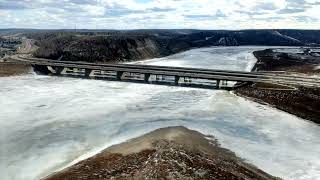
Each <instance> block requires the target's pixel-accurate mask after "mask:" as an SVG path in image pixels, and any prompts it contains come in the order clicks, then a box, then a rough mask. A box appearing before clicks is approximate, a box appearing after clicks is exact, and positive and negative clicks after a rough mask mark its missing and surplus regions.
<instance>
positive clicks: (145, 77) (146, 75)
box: [144, 74, 150, 83]
mask: <svg viewBox="0 0 320 180" xmlns="http://www.w3.org/2000/svg"><path fill="white" fill-rule="evenodd" d="M149 78H150V74H144V82H146V83H147V82H149Z"/></svg>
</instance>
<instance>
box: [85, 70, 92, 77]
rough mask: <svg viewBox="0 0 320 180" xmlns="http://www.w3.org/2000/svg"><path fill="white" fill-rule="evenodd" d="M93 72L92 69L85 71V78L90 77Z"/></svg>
mask: <svg viewBox="0 0 320 180" xmlns="http://www.w3.org/2000/svg"><path fill="white" fill-rule="evenodd" d="M91 72H92V70H91V69H85V70H84V76H85V77H90V74H91Z"/></svg>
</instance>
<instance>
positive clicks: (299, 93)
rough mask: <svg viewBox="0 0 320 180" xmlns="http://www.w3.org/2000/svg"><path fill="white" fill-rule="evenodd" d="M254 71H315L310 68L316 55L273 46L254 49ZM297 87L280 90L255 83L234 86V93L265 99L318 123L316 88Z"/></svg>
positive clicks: (319, 95) (319, 109) (317, 59)
mask: <svg viewBox="0 0 320 180" xmlns="http://www.w3.org/2000/svg"><path fill="white" fill-rule="evenodd" d="M254 55H255V56H256V57H257V59H258V62H257V64H256V66H255V67H254V70H256V71H278V70H281V71H286V72H289V73H305V74H318V73H319V72H318V71H319V70H317V69H316V68H313V67H315V66H317V64H320V57H314V56H311V55H308V54H299V53H279V52H274V51H273V50H271V49H269V50H264V51H256V52H254ZM297 88H298V90H294V91H290V90H287V91H281V90H273V89H272V88H271V89H266V88H263V87H259V84H254V85H252V86H248V87H243V88H240V89H237V90H236V91H235V92H236V93H237V94H238V95H243V96H246V97H251V98H253V99H255V100H257V101H258V102H261V101H262V102H266V103H268V104H270V105H272V106H275V107H276V108H278V109H281V110H283V111H286V112H289V113H291V114H294V115H296V116H299V117H301V118H304V119H307V120H311V121H313V122H315V123H318V124H320V88H319V87H314V88H313V87H302V86H297Z"/></svg>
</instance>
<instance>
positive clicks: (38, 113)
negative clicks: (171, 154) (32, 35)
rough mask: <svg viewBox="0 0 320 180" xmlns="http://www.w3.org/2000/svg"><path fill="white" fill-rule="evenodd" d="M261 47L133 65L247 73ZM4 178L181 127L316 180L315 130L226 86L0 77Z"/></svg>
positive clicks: (17, 178)
mask: <svg viewBox="0 0 320 180" xmlns="http://www.w3.org/2000/svg"><path fill="white" fill-rule="evenodd" d="M263 48H264V47H224V48H214V47H212V48H202V49H194V50H191V51H187V52H184V53H180V54H177V55H173V56H170V57H167V58H160V59H153V60H149V61H144V62H138V63H147V64H153V65H166V66H168V65H173V66H191V67H203V68H214V69H230V70H250V68H251V67H252V65H253V64H254V63H255V61H256V60H255V58H254V56H253V55H252V54H251V52H252V51H254V50H256V49H263ZM0 87H1V88H0V144H1V147H0V177H1V178H0V179H3V180H33V179H39V178H40V177H43V176H46V175H48V174H50V173H52V172H54V171H56V170H59V169H61V168H63V167H65V166H68V165H70V164H73V163H75V162H77V161H79V160H81V159H84V158H86V157H88V156H90V155H93V154H95V153H97V152H99V151H100V150H102V149H103V148H106V147H108V146H110V145H112V144H116V143H120V142H123V141H126V140H128V139H130V138H133V137H137V136H139V135H142V134H144V133H146V132H150V131H152V130H154V129H157V128H160V127H167V126H180V125H183V126H186V127H188V128H190V129H194V130H198V131H200V132H202V133H204V134H208V135H214V136H215V137H216V138H217V139H218V140H219V142H220V143H221V144H222V146H223V147H226V148H228V149H231V150H232V151H234V152H235V153H236V154H237V155H238V156H240V157H242V158H244V159H246V160H247V161H248V162H250V163H252V164H254V165H256V166H257V167H259V168H261V169H263V170H264V171H266V172H268V173H270V174H272V175H275V176H278V177H282V178H284V179H297V180H299V179H300V180H302V179H305V180H313V179H320V139H319V137H320V127H319V126H318V125H316V124H314V123H311V122H308V121H305V120H302V119H300V118H297V117H295V116H293V115H290V114H288V113H285V112H282V111H279V110H277V109H274V108H272V107H269V106H265V105H260V104H257V103H254V102H251V101H249V100H246V99H244V98H241V97H238V96H235V95H234V94H232V93H230V92H226V91H218V90H204V89H192V88H183V87H167V86H159V85H146V84H134V83H124V82H108V81H98V80H84V79H74V78H62V77H48V76H36V75H26V76H16V77H4V78H0Z"/></svg>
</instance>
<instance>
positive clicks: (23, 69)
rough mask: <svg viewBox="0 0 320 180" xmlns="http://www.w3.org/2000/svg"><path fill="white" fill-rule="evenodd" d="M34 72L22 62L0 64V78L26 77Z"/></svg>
mask: <svg viewBox="0 0 320 180" xmlns="http://www.w3.org/2000/svg"><path fill="white" fill-rule="evenodd" d="M32 71H33V70H32V67H31V65H29V64H25V63H22V62H13V61H4V62H0V77H9V76H19V75H26V74H29V73H31V72H32Z"/></svg>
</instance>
